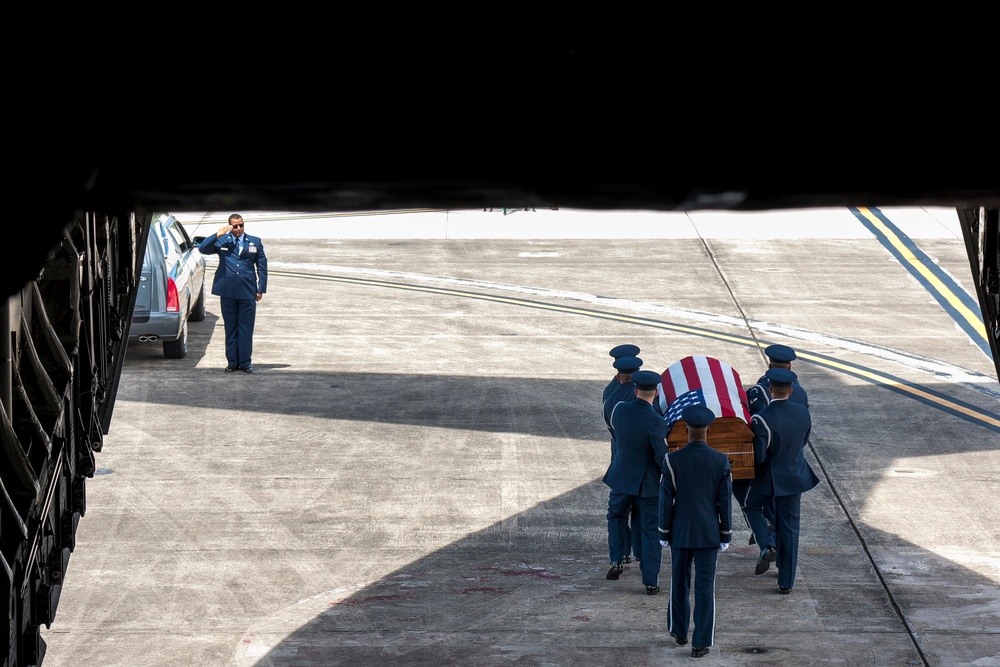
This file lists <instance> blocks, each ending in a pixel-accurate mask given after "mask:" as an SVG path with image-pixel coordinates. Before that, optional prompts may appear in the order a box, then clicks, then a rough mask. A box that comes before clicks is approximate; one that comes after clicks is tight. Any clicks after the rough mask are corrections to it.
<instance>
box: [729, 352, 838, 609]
mask: <svg viewBox="0 0 1000 667" xmlns="http://www.w3.org/2000/svg"><path fill="white" fill-rule="evenodd" d="M767 376H768V379H769V380H770V381H771V385H772V386H774V387H779V386H791V384H792V382H794V381H795V373H793V372H792V371H790V370H787V369H784V368H772V369H771V370H769V371H767ZM750 425H751V427H752V429H753V435H754V440H753V444H754V461H755V463H756V464H757V465H756V466H755V472H754V478H753V481H752V482H751V484H750V491H749V492H748V493H747V497H746V506H745V508H744V511H745V513H746V517H747V520H748V521H749V522H750V528H751V529H752V530H753V532H754V537H755V538H756V540H757V543H758V544H760V545H762V546H764V547H768V546H771V547H773V548H775V549H777V561H778V592H780V593H789V592H791V590H792V586H793V585H794V584H795V570H796V567H797V565H798V552H799V522H800V507H801V501H802V494H803V493H805V492H806V491H808V490H810V489H812V488H813V487H815V486H816V485H817V484H819V478H818V477H816V474H815V473H814V472H813V470H812V468H810V467H809V462H808V461H806V457H805V445H806V442H807V441H808V439H809V433H810V431H811V429H812V418H811V417H810V416H809V410H807V409H806V408H804V407H802V406H801V405H799V404H798V403H793V402H792V401H791V400H790V399H784V400H781V399H779V400H772V401H771V403H770V404H769V405H768V406H767V407H766V408H764V409H763V410H761V411H760V412H759V413H758V414H756V415H754V416H753V418H751V420H750ZM772 500H773V502H774V512H775V516H774V525H773V526H768V525H767V522H766V521H765V520H764V515H763V512H764V508H765V507H766V505H767V504H768V503H769V502H771V501H772ZM764 558H765V556H764V555H762V556H761V559H762V560H763V559H764ZM762 560H761V561H758V567H757V570H756V573H757V574H763V572H766V571H767V566H766V565H764V563H762ZM769 560H770V559H769Z"/></svg>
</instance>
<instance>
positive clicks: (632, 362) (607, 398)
mask: <svg viewBox="0 0 1000 667" xmlns="http://www.w3.org/2000/svg"><path fill="white" fill-rule="evenodd" d="M626 353H630V354H626ZM638 353H639V348H638V347H636V346H635V345H619V346H618V347H616V348H613V349H612V350H611V356H613V357H615V361H614V364H613V366H614V367H615V368H616V369H617V370H618V373H622V374H628V375H631V374H632V373H634V372H636V371H637V370H639V369H640V368H642V359H640V358H639V357H637V356H635V355H636V354H638ZM618 373H616V374H615V377H614V379H613V380H612V381H611V382H609V383H608V386H607V387H605V388H604V408H603V412H604V423H605V424H607V426H608V432H609V433H611V458H614V456H615V438H614V432H613V431H612V430H611V410H612V409H613V408H614V407H615V406H616V405H617V404H618V403H619V401H634V400H635V382H632V381H631V380H629V381H628V382H621V381H620V380H619V379H618ZM610 465H611V464H610V462H609V463H608V466H609V467H610ZM605 477H606V474H605ZM605 483H607V480H606V479H605ZM621 538H622V540H624V541H623V543H622V553H623V554H624V555H623V556H622V561H623V562H625V563H630V562H632V556H633V555H634V556H635V559H636V560H640V559H641V558H642V532H641V531H640V530H639V508H638V507H636V506H633V507H632V508H631V509H630V510H629V516H628V520H627V521H626V522H625V531H624V533H622V534H621Z"/></svg>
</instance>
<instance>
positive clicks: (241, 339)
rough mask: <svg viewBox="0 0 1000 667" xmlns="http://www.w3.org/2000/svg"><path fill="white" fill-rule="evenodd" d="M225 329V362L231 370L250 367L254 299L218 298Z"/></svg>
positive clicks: (254, 311) (254, 318) (255, 314)
mask: <svg viewBox="0 0 1000 667" xmlns="http://www.w3.org/2000/svg"><path fill="white" fill-rule="evenodd" d="M219 305H220V306H221V308H222V321H223V323H224V324H225V329H226V361H228V362H229V365H230V366H231V367H233V368H243V367H244V366H249V365H250V360H251V358H252V357H253V327H254V322H255V320H256V318H257V301H256V300H255V299H231V298H229V297H225V296H223V297H219Z"/></svg>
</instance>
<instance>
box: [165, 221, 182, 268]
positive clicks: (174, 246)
mask: <svg viewBox="0 0 1000 667" xmlns="http://www.w3.org/2000/svg"><path fill="white" fill-rule="evenodd" d="M165 245H166V259H167V270H168V271H170V272H171V273H173V272H174V271H175V267H176V266H177V265H178V264H179V263H180V261H181V254H182V253H181V247H180V244H178V243H177V238H176V236H175V235H174V233H173V232H172V231H171V229H169V228H168V229H167V234H166V244H165Z"/></svg>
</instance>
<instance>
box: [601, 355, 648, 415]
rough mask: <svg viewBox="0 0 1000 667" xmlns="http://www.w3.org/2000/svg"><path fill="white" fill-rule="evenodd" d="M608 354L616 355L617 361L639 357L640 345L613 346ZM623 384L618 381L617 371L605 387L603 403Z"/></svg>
mask: <svg viewBox="0 0 1000 667" xmlns="http://www.w3.org/2000/svg"><path fill="white" fill-rule="evenodd" d="M608 354H610V355H611V356H612V357H614V359H615V361H618V360H619V359H621V358H622V357H638V356H639V346H638V345H618V346H617V347H613V348H611V351H610V352H608ZM614 367H615V368H618V364H614ZM637 368H638V367H637ZM621 384H622V383H621V382H619V381H618V373H615V376H614V377H613V378H611V381H610V382H608V384H607V386H606V387H604V393H603V394H602V395H601V403H602V404H603V403H606V402H607V400H608V397H609V396H611V392H613V391H615V390H617V389H620V388H621Z"/></svg>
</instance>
